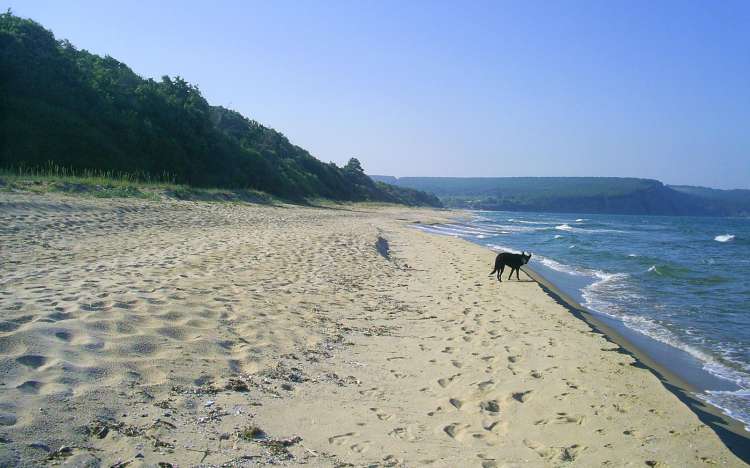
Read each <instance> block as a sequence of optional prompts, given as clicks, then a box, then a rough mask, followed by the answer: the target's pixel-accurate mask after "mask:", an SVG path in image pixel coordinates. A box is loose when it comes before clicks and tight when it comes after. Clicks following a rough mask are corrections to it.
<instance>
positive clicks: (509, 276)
mask: <svg viewBox="0 0 750 468" xmlns="http://www.w3.org/2000/svg"><path fill="white" fill-rule="evenodd" d="M512 276H513V267H510V274H509V275H508V279H510V278H511V277H512Z"/></svg>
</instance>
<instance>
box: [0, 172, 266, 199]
mask: <svg viewBox="0 0 750 468" xmlns="http://www.w3.org/2000/svg"><path fill="white" fill-rule="evenodd" d="M0 191H23V192H33V193H47V192H63V193H68V194H73V195H82V196H92V197H98V198H141V199H148V200H161V199H163V198H174V199H179V200H199V201H224V202H247V203H272V202H273V201H274V198H273V197H271V196H270V195H268V194H266V193H263V192H260V191H257V190H251V189H237V190H230V189H218V188H199V187H191V186H188V185H182V184H177V183H175V182H174V177H173V176H172V175H170V174H166V173H165V174H161V175H159V176H153V175H150V174H147V173H142V174H140V173H138V174H133V173H127V172H118V171H104V170H97V169H84V170H75V169H71V168H67V167H63V166H58V165H56V164H54V163H49V164H47V165H46V166H43V167H23V166H21V167H10V168H8V167H6V168H0Z"/></svg>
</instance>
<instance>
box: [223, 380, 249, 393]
mask: <svg viewBox="0 0 750 468" xmlns="http://www.w3.org/2000/svg"><path fill="white" fill-rule="evenodd" d="M224 388H225V389H226V390H232V391H234V392H249V391H250V387H249V386H248V385H247V382H245V381H244V380H241V379H229V380H228V381H227V383H226V385H224Z"/></svg>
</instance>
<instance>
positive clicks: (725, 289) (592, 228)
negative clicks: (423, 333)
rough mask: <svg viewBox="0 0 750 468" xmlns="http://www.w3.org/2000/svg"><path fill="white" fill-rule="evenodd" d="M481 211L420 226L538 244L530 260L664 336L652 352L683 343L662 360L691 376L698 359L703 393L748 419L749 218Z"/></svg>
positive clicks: (591, 301) (562, 284)
mask: <svg viewBox="0 0 750 468" xmlns="http://www.w3.org/2000/svg"><path fill="white" fill-rule="evenodd" d="M473 214H474V219H472V220H471V221H469V222H465V223H453V224H446V225H437V226H418V227H419V228H420V229H422V230H425V231H429V232H433V233H437V234H444V235H452V236H457V237H462V238H465V239H467V240H470V241H472V242H476V243H479V244H483V245H486V246H488V247H490V248H492V249H493V250H498V251H499V250H507V251H521V250H525V251H527V252H529V251H530V252H532V254H533V256H532V259H531V262H530V266H531V267H532V268H533V269H534V270H536V271H538V272H539V273H541V274H542V275H543V276H545V277H546V278H548V279H549V280H550V281H552V282H553V283H555V284H556V285H557V286H558V287H559V288H561V289H562V290H563V291H565V292H566V293H567V294H569V295H571V296H572V297H574V298H575V299H577V300H578V301H579V302H580V303H581V304H582V305H584V306H585V307H587V308H588V309H589V310H591V311H592V312H593V313H595V314H599V315H601V316H602V317H603V318H606V319H607V320H614V321H616V322H617V323H619V324H621V325H622V326H623V327H626V328H627V329H628V330H632V331H633V332H635V333H636V334H637V335H638V336H642V337H648V338H647V339H644V340H641V341H643V342H645V341H648V340H652V341H655V342H658V346H653V347H649V351H651V352H657V353H658V352H660V351H659V350H660V349H661V350H662V351H663V350H666V349H670V350H671V349H674V350H677V352H676V353H663V352H662V354H664V356H667V357H664V356H662V359H661V363H662V364H664V365H666V366H668V367H669V366H670V365H671V366H672V370H673V371H675V373H677V374H678V375H681V374H682V376H683V377H686V378H687V377H688V376H687V374H688V369H687V368H688V367H690V365H689V364H686V363H695V365H696V366H697V367H698V368H699V370H700V372H698V373H696V372H695V371H694V370H691V371H690V374H691V375H690V376H689V377H690V378H689V379H688V380H689V381H690V383H692V384H693V385H695V386H697V387H698V388H699V389H700V390H701V391H702V393H701V395H699V396H700V397H701V398H703V399H705V400H707V401H709V402H710V403H712V404H714V405H715V406H718V407H719V408H721V409H723V410H724V411H725V412H726V413H727V414H729V415H731V416H732V417H734V418H735V419H738V420H740V421H743V422H744V423H745V425H746V426H750V220H747V219H735V218H693V217H668V216H621V215H588V214H580V215H578V214H550V213H519V212H486V211H482V212H473ZM492 261H493V259H491V258H488V261H487V273H489V271H490V270H491V269H492V268H491V264H492ZM506 275H507V271H506ZM503 280H504V281H505V278H503ZM681 354H686V358H685V359H682V358H680V357H679V356H680V355H681ZM687 356H689V358H687ZM701 373H702V374H703V375H704V377H705V378H700V376H698V377H696V375H697V374H701ZM749 430H750V429H749Z"/></svg>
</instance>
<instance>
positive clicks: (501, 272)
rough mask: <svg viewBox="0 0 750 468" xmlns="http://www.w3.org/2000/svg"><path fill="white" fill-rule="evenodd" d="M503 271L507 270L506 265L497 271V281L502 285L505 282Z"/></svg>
mask: <svg viewBox="0 0 750 468" xmlns="http://www.w3.org/2000/svg"><path fill="white" fill-rule="evenodd" d="M503 270H505V265H500V268H498V269H497V280H498V281H500V282H501V283H502V282H503V278H502V277H501V275H502V274H503Z"/></svg>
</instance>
